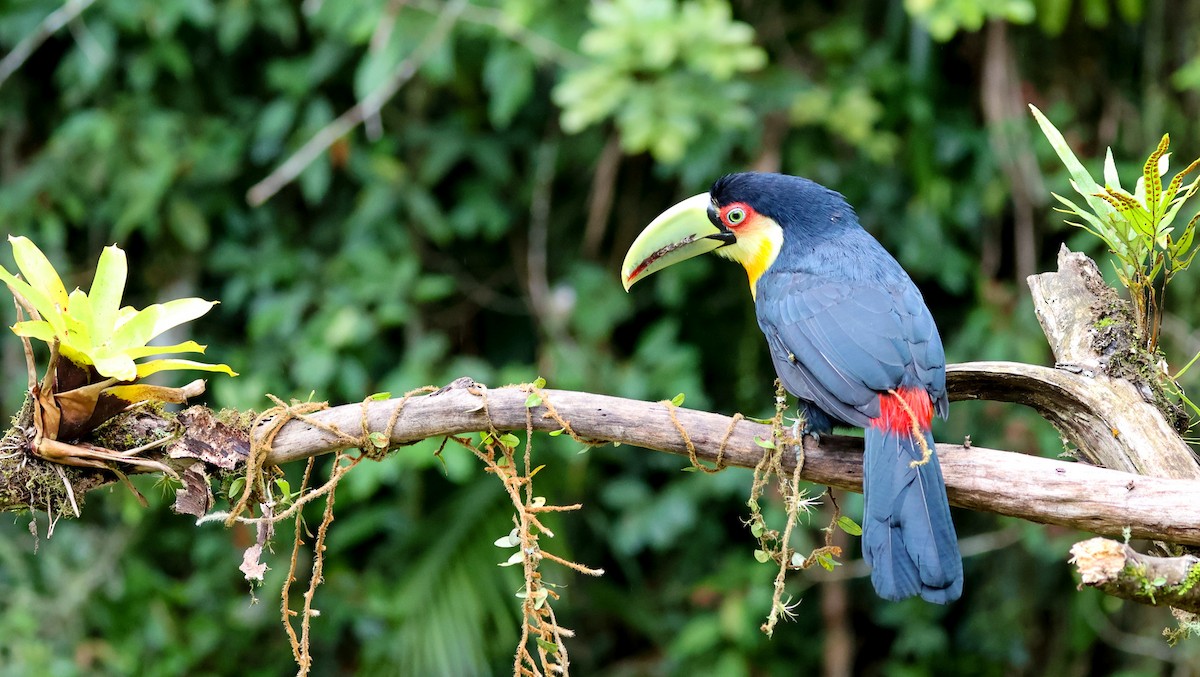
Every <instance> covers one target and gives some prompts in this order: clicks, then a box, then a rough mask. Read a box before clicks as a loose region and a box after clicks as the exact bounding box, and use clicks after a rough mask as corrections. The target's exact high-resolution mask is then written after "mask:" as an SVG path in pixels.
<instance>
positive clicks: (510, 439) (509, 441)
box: [499, 433, 521, 449]
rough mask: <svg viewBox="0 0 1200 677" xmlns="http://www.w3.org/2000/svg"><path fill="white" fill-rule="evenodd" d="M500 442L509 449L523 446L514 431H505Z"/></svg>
mask: <svg viewBox="0 0 1200 677" xmlns="http://www.w3.org/2000/svg"><path fill="white" fill-rule="evenodd" d="M499 442H500V444H502V445H504V446H506V447H508V448H509V449H516V448H517V447H519V446H521V439H520V438H519V437H517V436H516V435H514V434H512V433H504V434H503V435H501V436H500V439H499Z"/></svg>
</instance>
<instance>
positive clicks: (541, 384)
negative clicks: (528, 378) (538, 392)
mask: <svg viewBox="0 0 1200 677" xmlns="http://www.w3.org/2000/svg"><path fill="white" fill-rule="evenodd" d="M533 387H534V388H545V387H546V379H544V378H542V377H541V376H539V377H537V378H535V379H533Z"/></svg>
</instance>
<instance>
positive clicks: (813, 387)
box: [756, 272, 948, 427]
mask: <svg viewBox="0 0 1200 677" xmlns="http://www.w3.org/2000/svg"><path fill="white" fill-rule="evenodd" d="M756 312H757V315H758V324H759V327H760V328H761V329H762V331H763V333H764V334H766V337H767V344H768V345H769V346H770V349H771V360H772V362H773V363H774V365H775V371H776V373H777V374H779V377H780V379H781V380H782V381H783V384H784V387H786V388H787V389H788V391H789V392H791V393H792V394H793V395H796V396H797V397H799V398H800V399H802V400H805V401H807V402H811V403H813V404H815V405H816V406H817V407H818V408H819V409H821V410H822V411H824V412H825V413H827V414H829V415H830V416H832V417H833V418H835V419H838V420H840V421H843V422H845V423H849V424H852V425H856V426H860V427H866V426H867V425H868V422H869V420H870V419H872V418H876V417H878V416H879V393H881V392H886V391H887V390H890V389H894V388H900V387H905V388H911V387H917V386H920V387H923V388H924V389H925V390H926V391H927V392H929V394H930V396H931V397H932V398H933V401H934V405H935V410H936V411H937V413H938V415H939V416H942V417H945V415H946V411H947V406H948V403H947V401H946V357H945V353H944V352H943V349H942V342H941V338H940V337H939V336H938V332H937V327H936V326H935V325H934V323H933V317H932V316H931V315H930V314H929V309H928V308H927V307H926V306H925V302H924V300H923V299H922V298H921V294H920V292H919V291H917V288H916V287H915V286H914V285H913V284H912V282H911V281H910V280H909V279H908V278H907V277H904V278H902V279H897V280H894V282H892V283H887V282H879V283H874V282H864V281H855V282H851V281H847V280H829V279H828V278H823V277H821V276H817V275H812V274H808V273H802V272H789V273H787V274H777V275H767V276H764V278H763V279H761V280H760V281H759V285H758V289H757V303H756Z"/></svg>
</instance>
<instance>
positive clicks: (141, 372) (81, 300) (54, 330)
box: [0, 237, 237, 382]
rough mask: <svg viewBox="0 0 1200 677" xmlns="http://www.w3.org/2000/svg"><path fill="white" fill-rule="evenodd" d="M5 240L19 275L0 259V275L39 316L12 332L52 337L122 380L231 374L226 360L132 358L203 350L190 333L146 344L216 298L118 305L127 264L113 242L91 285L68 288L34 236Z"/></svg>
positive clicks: (67, 353)
mask: <svg viewBox="0 0 1200 677" xmlns="http://www.w3.org/2000/svg"><path fill="white" fill-rule="evenodd" d="M9 241H10V242H11V243H12V247H13V255H14V259H15V260H16V262H17V266H18V267H19V268H20V271H21V275H22V276H24V278H25V279H23V280H22V279H20V278H18V277H17V276H15V275H13V274H11V273H9V272H8V271H7V270H5V269H4V268H3V267H2V266H0V280H3V281H4V282H5V283H7V284H8V285H9V286H10V287H12V289H13V291H14V292H16V293H18V294H20V295H21V296H22V297H24V298H25V300H26V301H28V302H29V304H30V305H32V306H33V307H34V309H36V310H37V311H38V313H40V314H41V316H42V319H41V320H28V321H24V322H18V323H16V324H15V325H13V327H12V330H13V332H14V333H16V334H17V335H18V336H24V337H27V338H33V339H38V340H40V341H45V342H47V343H50V342H52V341H54V340H55V339H57V340H58V342H59V348H60V351H61V353H62V355H63V356H64V357H65V358H67V359H69V360H71V361H72V362H75V363H76V364H79V365H83V366H86V365H90V366H93V367H95V368H96V371H97V372H99V373H100V375H101V376H105V377H111V378H116V379H118V380H120V381H125V382H128V381H133V380H135V379H137V378H140V377H142V376H147V375H149V374H153V373H156V372H159V371H168V370H179V369H196V370H201V371H212V372H221V373H225V374H229V375H230V376H236V375H237V374H236V373H235V372H234V371H233V370H232V369H230V368H229V366H228V365H225V364H207V363H203V362H195V361H192V360H181V359H158V360H152V361H150V362H146V363H144V364H140V365H139V364H137V363H135V362H134V360H137V359H139V358H142V357H149V356H151V355H164V354H171V353H203V352H204V349H205V347H204V346H202V345H200V344H198V343H196V342H195V341H184V342H183V343H177V344H174V345H170V346H151V345H148V344H149V342H150V341H151V340H153V339H154V338H155V337H157V336H159V335H160V334H162V333H163V332H165V331H167V330H169V329H172V328H174V327H176V326H179V325H181V324H183V323H185V322H190V321H192V320H194V319H196V318H198V317H200V316H202V315H204V314H205V313H207V312H208V311H209V310H210V309H211V308H212V307H213V306H214V305H216V302H215V301H205V300H204V299H199V298H185V299H175V300H173V301H167V302H165V303H156V304H154V305H151V306H148V307H146V308H143V309H142V310H136V309H134V308H132V307H129V306H125V307H122V306H121V297H122V295H123V294H124V292H125V282H126V280H127V278H128V275H129V269H128V263H127V261H126V258H125V252H123V251H122V250H121V249H120V248H119V247H116V246H111V247H105V248H104V251H103V252H102V253H101V254H100V260H99V262H98V263H97V265H96V275H95V277H94V278H93V280H92V286H91V291H90V292H89V293H84V292H83V291H82V290H80V289H76V290H75V291H73V292H71V293H70V294H67V292H66V288H65V287H64V286H63V283H62V279H61V278H60V277H59V276H58V273H57V272H56V271H55V270H54V266H53V265H52V264H51V263H50V261H49V259H47V258H46V256H45V255H44V254H43V253H42V252H41V250H39V249H38V248H37V246H36V245H34V244H33V242H31V241H30V240H29V239H28V238H26V237H10V238H9Z"/></svg>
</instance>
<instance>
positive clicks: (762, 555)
mask: <svg viewBox="0 0 1200 677" xmlns="http://www.w3.org/2000/svg"><path fill="white" fill-rule="evenodd" d="M754 559H756V560H758V561H759V562H763V563H766V561H767V560H769V559H771V556H770V555H768V554H767V551H766V550H755V551H754Z"/></svg>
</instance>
